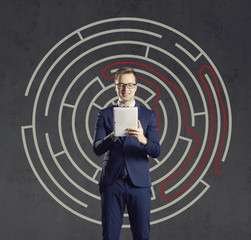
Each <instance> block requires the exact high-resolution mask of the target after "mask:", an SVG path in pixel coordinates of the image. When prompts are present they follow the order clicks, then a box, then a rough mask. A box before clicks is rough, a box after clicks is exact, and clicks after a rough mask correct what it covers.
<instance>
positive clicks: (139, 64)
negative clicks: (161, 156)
mask: <svg viewBox="0 0 251 240" xmlns="http://www.w3.org/2000/svg"><path fill="white" fill-rule="evenodd" d="M118 64H133V65H138V66H143V67H146V68H148V69H149V70H151V71H152V72H154V73H155V74H157V75H158V76H159V77H161V78H162V79H163V80H165V81H166V82H168V83H169V84H170V85H171V86H172V87H173V88H174V89H175V90H176V91H177V92H178V93H179V95H180V97H181V100H182V106H183V112H184V120H185V126H186V129H187V131H188V132H190V133H191V134H192V135H194V137H195V139H196V143H195V146H194V149H193V151H192V153H191V155H190V156H189V158H188V159H187V161H186V162H185V164H184V165H183V166H182V168H181V169H180V170H179V171H178V172H177V173H175V174H174V175H173V176H171V177H170V178H168V179H167V180H166V181H165V182H164V184H163V185H162V187H161V190H160V196H161V197H162V198H163V199H164V200H168V199H172V198H174V197H176V196H178V195H179V194H181V193H182V192H183V191H184V190H185V189H186V188H187V187H188V186H189V185H190V184H191V183H192V181H193V180H194V179H195V178H196V176H197V175H198V173H199V172H200V171H201V169H202V167H203V165H204V163H205V161H206V158H207V156H208V154H209V150H210V147H211V143H212V136H213V107H212V100H211V96H210V93H209V90H208V88H207V86H206V84H205V81H204V80H203V77H202V74H201V72H202V70H203V69H204V68H208V69H210V71H211V72H212V74H213V76H214V80H215V83H216V86H217V91H218V94H219V97H220V101H221V105H222V108H223V113H224V131H223V138H222V142H221V146H220V150H219V153H218V156H217V161H216V171H217V172H218V173H219V174H221V173H220V172H219V171H218V161H219V156H220V152H221V149H222V145H223V142H224V136H225V125H226V118H225V108H224V105H223V101H222V98H221V95H220V91H219V87H218V83H217V80H216V77H215V75H214V72H213V70H212V69H211V68H210V67H209V66H204V67H202V68H201V69H200V72H199V74H200V78H201V80H202V82H203V84H204V86H205V89H206V91H207V94H208V98H209V102H210V111H211V114H210V117H211V133H210V141H209V145H208V149H207V153H206V156H205V158H204V160H203V162H202V164H201V166H200V168H199V170H198V171H197V173H196V174H195V175H194V177H193V178H192V179H191V180H190V182H189V183H188V184H187V185H186V186H185V187H184V188H183V189H182V190H181V191H180V192H178V193H177V194H175V195H173V196H171V197H167V198H166V197H164V196H163V195H162V191H163V188H164V186H165V185H166V184H167V183H168V182H169V181H170V180H171V179H173V178H174V177H176V176H177V175H178V174H179V173H180V172H181V171H182V170H183V169H184V168H185V167H186V165H187V164H188V162H189V161H190V159H191V157H192V156H193V154H194V152H195V149H196V147H197V144H198V137H197V135H196V134H195V133H194V132H192V131H191V130H190V129H189V128H188V126H187V119H186V110H185V102H184V98H183V95H182V93H181V92H180V91H179V89H178V88H177V87H176V86H175V85H174V84H173V83H171V82H170V81H168V80H167V79H166V78H165V77H163V76H162V75H161V74H159V73H158V72H157V71H156V70H154V69H153V68H151V67H149V66H147V65H145V64H141V63H135V62H117V63H113V64H110V65H108V66H107V67H106V68H104V70H103V72H102V76H103V77H104V78H114V77H115V76H106V75H105V71H106V70H107V69H108V68H110V67H112V66H114V65H118ZM137 77H138V78H139V79H142V80H143V81H146V82H147V83H149V84H151V85H152V86H154V87H155V88H156V89H157V90H158V94H157V97H156V100H155V112H156V115H157V118H158V122H159V131H160V119H159V116H158V113H157V101H158V97H159V94H160V90H159V88H158V87H157V86H156V85H155V84H153V83H151V82H149V81H148V80H146V79H144V78H142V77H139V76H137Z"/></svg>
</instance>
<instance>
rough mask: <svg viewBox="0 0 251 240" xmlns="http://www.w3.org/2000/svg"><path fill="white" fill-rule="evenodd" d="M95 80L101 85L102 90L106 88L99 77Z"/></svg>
mask: <svg viewBox="0 0 251 240" xmlns="http://www.w3.org/2000/svg"><path fill="white" fill-rule="evenodd" d="M95 79H96V80H97V81H98V83H99V84H100V86H101V87H102V88H105V85H104V83H103V82H102V81H101V79H100V78H99V77H96V78H95Z"/></svg>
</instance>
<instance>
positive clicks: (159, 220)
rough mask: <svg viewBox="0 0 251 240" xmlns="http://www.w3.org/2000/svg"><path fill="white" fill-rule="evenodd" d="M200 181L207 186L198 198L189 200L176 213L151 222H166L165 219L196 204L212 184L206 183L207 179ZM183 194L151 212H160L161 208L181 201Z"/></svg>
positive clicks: (152, 223)
mask: <svg viewBox="0 0 251 240" xmlns="http://www.w3.org/2000/svg"><path fill="white" fill-rule="evenodd" d="M200 183H202V184H203V185H205V188H204V189H203V191H201V193H200V194H198V195H197V196H196V198H194V199H193V200H192V201H191V202H189V203H188V204H187V205H186V206H184V207H183V208H181V209H180V210H179V211H176V212H175V213H173V214H170V215H168V216H166V217H164V218H161V219H158V220H156V221H151V222H150V224H151V225H154V224H157V223H160V222H164V221H166V220H168V219H170V218H173V217H175V216H177V215H179V214H180V213H182V212H184V211H185V210H186V209H188V208H190V207H191V206H192V205H193V204H195V203H196V202H197V201H198V200H199V199H200V198H201V197H202V196H203V195H204V194H205V193H206V192H207V190H208V189H209V188H210V185H209V184H208V183H206V182H205V181H203V180H200ZM189 192H190V191H187V192H186V193H185V194H184V195H187V194H188V193H189ZM182 196H183V195H182ZM182 196H181V197H179V198H177V199H175V200H174V201H172V202H171V203H168V204H166V205H164V206H162V207H160V208H158V209H154V210H151V213H154V212H158V211H160V210H163V209H165V208H168V207H170V206H171V205H173V204H174V203H176V202H178V201H180V200H181V199H182V198H183V197H185V196H183V197H182Z"/></svg>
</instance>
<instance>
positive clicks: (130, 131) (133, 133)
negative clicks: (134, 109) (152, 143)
mask: <svg viewBox="0 0 251 240" xmlns="http://www.w3.org/2000/svg"><path fill="white" fill-rule="evenodd" d="M127 136H128V137H135V138H137V140H138V142H139V143H140V144H141V145H143V146H145V145H146V144H147V138H146V137H145V136H144V132H143V128H142V126H141V123H140V121H139V120H138V128H127Z"/></svg>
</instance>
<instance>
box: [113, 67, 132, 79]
mask: <svg viewBox="0 0 251 240" xmlns="http://www.w3.org/2000/svg"><path fill="white" fill-rule="evenodd" d="M128 73H132V74H133V75H134V77H135V83H137V76H136V73H135V72H134V69H133V68H132V67H121V68H119V69H118V70H117V71H116V73H115V80H114V82H115V83H117V82H118V81H119V79H120V77H121V76H122V75H123V74H128Z"/></svg>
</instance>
